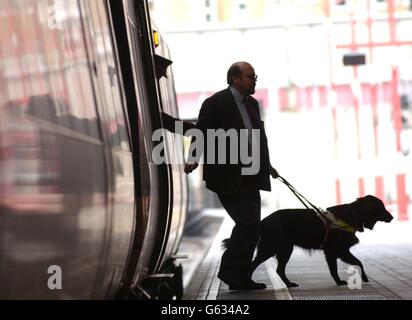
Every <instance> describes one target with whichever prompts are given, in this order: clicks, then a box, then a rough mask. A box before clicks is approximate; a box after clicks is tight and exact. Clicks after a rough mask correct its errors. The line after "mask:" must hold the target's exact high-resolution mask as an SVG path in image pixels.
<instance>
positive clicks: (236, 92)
mask: <svg viewBox="0 0 412 320" xmlns="http://www.w3.org/2000/svg"><path fill="white" fill-rule="evenodd" d="M229 88H230V91H231V92H232V94H233V97H234V98H235V101H236V102H237V103H243V99H245V96H244V95H242V94H241V93H240V92H239V90H238V89H236V88H235V87H232V86H230V87H229Z"/></svg>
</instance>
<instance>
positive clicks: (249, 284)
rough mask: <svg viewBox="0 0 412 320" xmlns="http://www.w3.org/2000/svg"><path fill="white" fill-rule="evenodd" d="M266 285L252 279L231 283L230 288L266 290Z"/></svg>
mask: <svg viewBox="0 0 412 320" xmlns="http://www.w3.org/2000/svg"><path fill="white" fill-rule="evenodd" d="M264 289H266V285H265V284H264V283H258V282H255V281H253V280H252V279H249V280H246V281H243V282H240V283H233V284H230V285H229V290H264Z"/></svg>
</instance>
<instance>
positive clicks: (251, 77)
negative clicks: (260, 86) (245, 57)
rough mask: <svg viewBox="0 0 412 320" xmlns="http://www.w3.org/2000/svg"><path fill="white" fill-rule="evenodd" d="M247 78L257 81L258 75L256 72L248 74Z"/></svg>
mask: <svg viewBox="0 0 412 320" xmlns="http://www.w3.org/2000/svg"><path fill="white" fill-rule="evenodd" d="M245 77H246V78H249V79H250V80H253V81H256V80H257V78H258V76H257V75H256V74H246V75H245Z"/></svg>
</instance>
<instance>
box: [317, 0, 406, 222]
mask: <svg viewBox="0 0 412 320" xmlns="http://www.w3.org/2000/svg"><path fill="white" fill-rule="evenodd" d="M386 2H387V5H388V10H387V11H388V12H387V23H388V26H389V34H390V39H389V41H385V42H374V41H373V40H372V27H373V22H374V21H373V19H372V17H371V0H367V8H368V10H367V13H368V17H367V26H368V43H366V44H358V43H357V41H356V34H355V27H356V21H355V20H354V19H353V15H351V28H352V43H351V44H348V45H340V46H337V48H347V49H350V50H352V51H354V52H355V51H356V50H358V49H360V48H365V47H366V48H368V52H369V62H370V63H371V62H372V59H373V48H375V47H379V46H385V47H389V46H403V45H408V46H410V45H412V41H399V40H398V38H397V34H396V24H397V21H396V17H395V0H387V1H386ZM325 3H329V1H328V0H326V1H325ZM327 14H328V13H327ZM353 70H354V78H355V79H357V78H358V73H357V67H356V66H354V67H353ZM399 80H400V79H399V67H398V66H393V67H392V81H391V83H390V89H391V105H392V108H393V109H392V110H393V121H394V128H395V134H396V151H397V153H401V152H402V149H401V130H402V117H401V102H400V101H401V99H400V95H399V91H398V85H399V82H400V81H399ZM370 96H371V106H372V114H373V118H374V119H376V118H377V102H378V100H377V88H376V84H372V86H371V88H370ZM354 106H355V112H356V115H357V116H356V118H357V119H356V122H357V128H358V132H359V118H358V113H359V104H358V100H357V99H356V97H355V104H354ZM373 126H374V136H375V155H376V156H378V155H379V148H378V132H377V126H376V121H373ZM359 156H360V155H359ZM405 180H406V179H405V174H404V173H401V174H397V175H396V189H397V208H398V219H399V220H407V219H408V196H407V194H406V188H405ZM363 189H364V180H363V178H362V177H360V178H359V193H360V196H362V195H363V193H364V190H363ZM375 194H376V195H377V196H378V197H380V198H381V199H385V197H384V180H383V177H382V176H377V177H376V178H375Z"/></svg>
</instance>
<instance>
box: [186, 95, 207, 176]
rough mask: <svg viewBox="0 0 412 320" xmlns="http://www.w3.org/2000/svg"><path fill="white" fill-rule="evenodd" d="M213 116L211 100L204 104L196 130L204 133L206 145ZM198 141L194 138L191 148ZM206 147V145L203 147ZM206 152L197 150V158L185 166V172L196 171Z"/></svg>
mask: <svg viewBox="0 0 412 320" xmlns="http://www.w3.org/2000/svg"><path fill="white" fill-rule="evenodd" d="M212 116H213V103H212V102H211V100H210V99H206V100H205V101H204V102H203V104H202V107H201V108H200V112H199V118H198V121H197V123H196V128H197V129H199V130H201V131H202V134H203V138H204V140H203V141H204V142H205V143H206V139H205V138H206V133H207V129H210V128H212V125H211V124H212V122H213V120H212ZM195 141H196V137H192V142H191V144H190V147H191V146H192V144H193V143H194V142H195ZM190 147H189V150H191V148H190ZM203 147H205V145H204V146H203ZM203 151H204V150H196V157H195V161H194V162H192V163H186V165H185V172H186V173H187V174H189V173H191V172H192V171H194V170H195V169H196V168H197V167H198V166H199V160H200V157H201V156H202V154H203Z"/></svg>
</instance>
